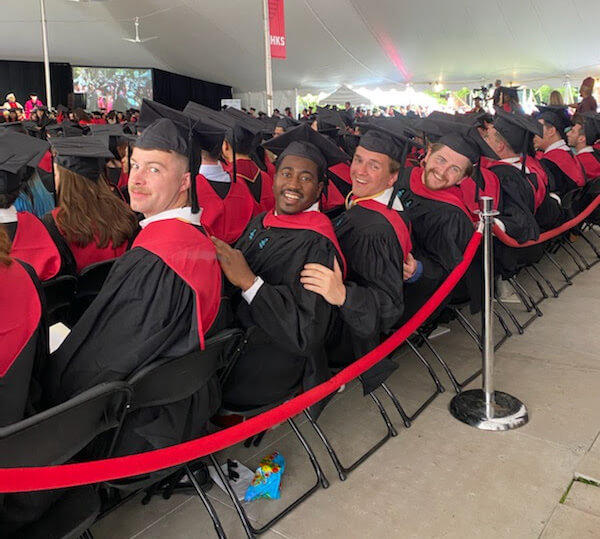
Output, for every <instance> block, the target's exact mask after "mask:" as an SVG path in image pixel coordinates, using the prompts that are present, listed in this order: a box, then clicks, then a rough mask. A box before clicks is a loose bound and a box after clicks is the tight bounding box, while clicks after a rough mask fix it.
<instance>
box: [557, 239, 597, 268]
mask: <svg viewBox="0 0 600 539" xmlns="http://www.w3.org/2000/svg"><path fill="white" fill-rule="evenodd" d="M563 245H564V246H565V247H568V248H569V249H570V250H571V251H572V252H574V253H575V254H576V255H577V257H578V258H579V260H581V262H582V263H583V265H584V266H585V269H588V270H589V269H590V268H591V267H592V266H591V265H590V263H589V262H588V261H587V259H586V258H585V256H583V254H582V253H581V251H579V249H577V247H575V245H574V244H573V242H572V241H571V240H570V239H568V238H565V240H564V242H563Z"/></svg>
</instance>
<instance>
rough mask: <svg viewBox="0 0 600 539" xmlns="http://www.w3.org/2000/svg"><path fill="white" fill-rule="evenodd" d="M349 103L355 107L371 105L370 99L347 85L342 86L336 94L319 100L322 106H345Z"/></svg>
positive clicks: (333, 93)
mask: <svg viewBox="0 0 600 539" xmlns="http://www.w3.org/2000/svg"><path fill="white" fill-rule="evenodd" d="M347 102H349V103H350V104H351V105H352V106H353V107H355V106H357V105H370V104H371V100H370V99H369V98H368V97H365V96H364V95H362V94H359V93H358V92H355V91H354V90H351V89H350V88H348V87H347V86H345V85H342V86H340V87H339V88H338V89H337V90H336V91H335V92H332V93H330V94H329V95H327V96H325V97H323V98H322V99H319V104H322V105H344V104H345V103H347Z"/></svg>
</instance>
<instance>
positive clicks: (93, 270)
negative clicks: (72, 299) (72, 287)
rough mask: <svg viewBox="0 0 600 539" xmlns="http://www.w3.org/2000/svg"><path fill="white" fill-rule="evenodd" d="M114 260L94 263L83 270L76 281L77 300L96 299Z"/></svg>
mask: <svg viewBox="0 0 600 539" xmlns="http://www.w3.org/2000/svg"><path fill="white" fill-rule="evenodd" d="M116 260H117V259H116V258H111V259H110V260H104V261H102V262H96V263H95V264H90V265H89V266H86V267H85V268H83V269H82V270H81V273H80V274H79V277H78V279H77V280H78V283H79V285H78V288H77V299H81V298H84V297H88V296H91V297H92V298H94V297H96V296H97V295H98V292H100V289H101V288H102V285H103V284H104V281H106V278H107V277H108V274H109V272H110V270H111V269H112V267H113V264H114V263H115V261H116Z"/></svg>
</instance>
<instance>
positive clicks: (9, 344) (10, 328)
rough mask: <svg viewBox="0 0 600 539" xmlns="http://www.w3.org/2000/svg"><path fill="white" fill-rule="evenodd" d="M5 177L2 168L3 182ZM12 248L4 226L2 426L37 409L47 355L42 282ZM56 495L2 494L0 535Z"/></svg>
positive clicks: (0, 252)
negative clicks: (39, 379)
mask: <svg viewBox="0 0 600 539" xmlns="http://www.w3.org/2000/svg"><path fill="white" fill-rule="evenodd" d="M1 152H2V150H1V149H0V153H1ZM3 175H4V173H3V172H1V171H0V183H1V182H2V181H3V180H2V176H3ZM9 252H10V239H9V237H8V233H7V232H6V228H5V227H4V226H3V225H1V224H0V305H1V306H2V309H0V335H2V345H1V346H0V427H6V426H7V425H11V424H13V423H17V422H18V421H21V420H22V419H25V418H26V417H29V416H31V415H33V414H34V413H35V412H36V410H35V407H34V406H35V402H34V401H35V400H36V396H37V394H38V392H39V387H38V386H37V384H36V382H37V380H36V379H35V377H36V374H37V371H38V370H39V368H40V365H41V364H43V362H44V360H46V358H47V355H48V327H47V325H46V323H45V322H44V316H43V301H42V292H41V287H40V282H39V280H38V278H37V276H36V274H35V272H34V271H33V269H32V268H31V267H30V266H28V265H27V264H25V263H23V262H20V261H18V260H15V259H13V258H11V257H10V256H9ZM57 496H58V495H57V494H55V493H52V492H32V493H14V494H0V531H1V532H2V537H6V538H9V537H10V536H11V534H12V533H13V532H15V531H16V530H18V529H19V528H20V527H22V526H23V525H25V524H27V523H29V522H32V521H34V520H35V519H37V518H39V517H40V516H41V515H42V514H43V513H44V512H45V511H46V510H47V508H48V507H49V506H50V505H51V504H52V503H53V502H54V500H55V499H56V497H57Z"/></svg>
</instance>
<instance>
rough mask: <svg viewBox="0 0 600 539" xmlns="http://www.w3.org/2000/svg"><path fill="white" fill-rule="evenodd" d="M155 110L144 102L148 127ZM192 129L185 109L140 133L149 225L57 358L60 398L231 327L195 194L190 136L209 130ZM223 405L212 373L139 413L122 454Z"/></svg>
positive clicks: (137, 170)
mask: <svg viewBox="0 0 600 539" xmlns="http://www.w3.org/2000/svg"><path fill="white" fill-rule="evenodd" d="M173 112H174V113H175V112H176V111H173ZM148 114H151V115H152V111H149V113H148ZM148 114H146V113H145V111H144V108H142V111H141V116H140V122H141V124H142V125H145V124H146V122H147V121H148V118H147V116H148ZM190 126H191V121H190V120H189V118H187V117H185V116H183V115H181V121H176V120H175V121H174V120H173V119H167V118H159V119H157V120H155V121H153V122H152V123H151V124H150V125H149V126H148V127H147V128H145V129H144V132H143V134H142V135H141V136H140V137H139V139H138V140H137V142H136V144H135V147H134V150H133V153H132V156H131V174H130V177H129V194H130V196H131V206H132V209H133V210H134V211H137V212H139V213H141V214H143V215H144V217H145V218H144V219H143V220H142V221H141V222H140V226H141V227H142V230H141V232H140V233H139V234H138V236H137V238H136V240H135V242H134V243H133V247H132V249H131V250H130V251H128V252H126V253H125V254H124V255H123V256H121V257H120V258H119V259H118V260H117V261H116V262H115V264H114V266H113V268H112V270H111V272H110V274H109V275H108V278H107V280H106V282H105V283H104V286H103V287H102V289H101V291H100V293H99V294H98V296H97V297H96V299H95V300H94V302H93V303H92V304H91V306H90V307H89V308H88V309H87V310H86V312H85V313H84V314H83V316H82V317H81V319H80V320H79V322H78V323H77V324H76V325H75V326H74V327H73V329H72V331H71V333H70V335H69V336H68V337H67V338H66V339H65V341H64V342H63V344H62V345H61V347H60V348H59V349H58V350H57V351H56V352H55V354H54V356H53V358H52V361H50V367H51V368H50V370H49V376H48V384H47V387H48V389H49V391H50V395H49V397H50V398H49V401H50V403H51V404H56V403H60V402H63V401H64V400H66V399H68V398H70V397H72V396H73V395H75V394H77V393H79V392H81V391H82V390H84V389H87V388H89V387H92V386H94V385H96V384H98V383H101V382H106V381H112V380H124V379H126V378H128V377H129V376H130V375H131V374H132V373H133V372H135V371H136V370H138V369H140V368H141V367H144V366H146V365H148V364H149V363H151V362H153V361H155V360H159V359H163V358H169V357H172V358H175V357H180V356H183V355H186V354H189V353H190V352H192V351H194V350H199V349H201V348H203V346H204V341H205V339H206V337H209V336H210V335H211V334H213V333H215V332H216V331H218V330H219V329H222V328H224V327H226V321H225V315H226V309H225V308H224V307H223V304H222V302H221V296H222V294H221V292H222V274H221V270H220V268H219V264H218V262H217V259H216V252H215V249H214V246H213V244H212V242H211V241H210V239H209V238H208V237H207V235H206V234H205V232H204V230H203V229H202V227H201V225H200V214H199V211H198V210H199V209H198V207H197V200H196V198H195V193H194V190H193V189H191V205H190V201H189V198H190V193H189V191H190V185H191V182H190V172H189V171H190V162H189V161H190V150H191V148H190V140H192V139H196V138H197V136H198V135H199V132H198V126H195V127H194V131H193V132H190ZM209 138H210V137H209ZM193 166H195V165H193ZM219 404H220V390H219V384H218V380H217V379H216V377H212V378H210V379H207V380H206V383H205V386H204V387H203V388H202V389H201V390H199V391H198V392H197V393H196V394H194V395H193V396H192V397H190V398H187V399H184V400H182V401H180V402H177V403H174V404H171V405H168V406H159V407H155V408H150V409H145V410H141V411H139V412H137V413H133V414H131V415H129V416H128V417H127V419H126V422H125V425H124V427H123V432H122V436H121V438H120V440H121V441H120V443H119V446H118V447H117V449H116V453H117V454H127V453H134V452H139V451H145V450H149V449H154V448H159V447H164V446H167V445H172V444H174V443H178V442H180V441H182V440H184V439H186V438H193V437H197V436H201V435H203V434H205V433H206V429H207V424H208V420H209V418H210V417H211V416H212V415H213V414H214V412H215V411H216V410H217V408H218V406H219Z"/></svg>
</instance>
